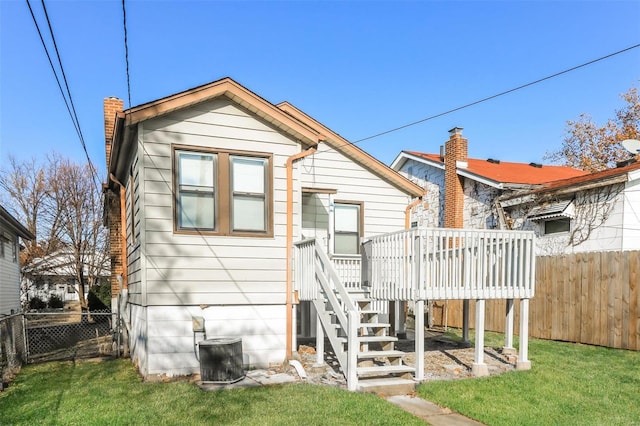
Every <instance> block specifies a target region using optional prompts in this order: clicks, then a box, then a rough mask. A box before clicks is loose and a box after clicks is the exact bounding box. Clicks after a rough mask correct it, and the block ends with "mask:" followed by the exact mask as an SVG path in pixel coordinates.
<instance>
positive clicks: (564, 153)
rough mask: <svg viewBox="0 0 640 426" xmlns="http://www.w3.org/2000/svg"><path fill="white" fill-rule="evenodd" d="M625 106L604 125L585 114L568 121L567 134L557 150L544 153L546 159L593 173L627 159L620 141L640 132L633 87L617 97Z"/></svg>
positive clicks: (639, 111)
mask: <svg viewBox="0 0 640 426" xmlns="http://www.w3.org/2000/svg"><path fill="white" fill-rule="evenodd" d="M620 97H621V98H622V99H623V100H624V101H625V106H624V107H623V108H622V109H619V110H617V111H616V112H615V118H613V119H610V120H608V121H607V123H606V124H605V125H604V126H599V125H598V124H596V123H595V122H594V121H593V120H592V118H591V117H590V116H589V115H588V114H581V115H580V117H579V118H578V120H576V121H567V128H566V135H565V138H564V141H563V143H562V146H561V147H560V149H559V150H557V151H552V152H547V153H546V154H545V155H544V159H545V160H551V161H553V162H557V163H560V164H564V165H567V166H571V167H575V168H578V169H582V170H586V171H590V172H595V171H600V170H604V169H607V168H611V167H615V165H616V162H618V161H622V160H625V159H627V158H629V153H628V152H627V151H626V150H625V149H624V148H623V147H622V145H621V144H620V142H622V141H623V140H625V139H637V138H638V136H639V135H640V96H639V95H638V88H637V87H632V88H630V89H629V91H627V92H626V93H623V94H622V95H621V96H620Z"/></svg>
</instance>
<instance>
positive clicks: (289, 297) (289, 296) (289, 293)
mask: <svg viewBox="0 0 640 426" xmlns="http://www.w3.org/2000/svg"><path fill="white" fill-rule="evenodd" d="M323 140H324V137H322V136H318V143H320V141H323ZM317 146H318V145H317V144H316V146H312V147H311V148H309V149H307V150H306V151H301V152H299V153H297V154H293V155H292V156H291V157H289V158H287V286H286V290H285V291H286V302H285V309H286V311H287V326H286V327H287V337H286V338H287V346H286V347H287V349H286V357H287V359H290V358H291V355H292V353H293V349H292V346H293V162H294V161H296V160H299V159H301V158H304V157H306V156H308V155H311V154H313V153H315V152H316V151H317V149H318V148H317Z"/></svg>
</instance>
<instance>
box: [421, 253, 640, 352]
mask: <svg viewBox="0 0 640 426" xmlns="http://www.w3.org/2000/svg"><path fill="white" fill-rule="evenodd" d="M434 305H436V308H435V309H434V312H433V314H434V315H433V320H434V325H436V326H445V325H446V326H449V327H462V302H460V301H453V300H450V301H447V302H438V303H434ZM438 305H439V306H440V307H438ZM445 306H446V308H445ZM505 306H506V302H505V301H504V300H488V301H487V314H486V324H485V326H486V329H487V330H492V331H498V332H504V326H505ZM515 306H516V312H515V313H516V324H517V321H519V309H518V308H519V304H518V303H515ZM469 310H470V313H469V317H470V321H469V323H470V327H472V328H473V327H475V303H471V304H470V309H469ZM529 334H530V336H531V337H537V338H542V339H554V340H563V341H569V342H579V343H588V344H593V345H599V346H609V347H612V348H623V349H633V350H640V251H625V252H594V253H577V254H571V255H561V256H542V257H538V258H537V259H536V295H535V297H534V298H533V299H531V304H530V312H529Z"/></svg>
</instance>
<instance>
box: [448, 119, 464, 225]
mask: <svg viewBox="0 0 640 426" xmlns="http://www.w3.org/2000/svg"><path fill="white" fill-rule="evenodd" d="M458 167H460V168H466V167H467V140H466V139H465V138H463V137H462V128H461V127H454V128H453V129H451V130H449V140H448V141H447V142H446V143H445V153H444V226H445V228H462V227H463V226H464V188H463V186H462V179H461V178H460V177H459V176H458V171H457V169H458Z"/></svg>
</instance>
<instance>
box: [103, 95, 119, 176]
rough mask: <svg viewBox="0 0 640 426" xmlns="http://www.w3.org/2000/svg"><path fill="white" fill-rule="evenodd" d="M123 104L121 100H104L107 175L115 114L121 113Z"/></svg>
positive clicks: (112, 98) (111, 98)
mask: <svg viewBox="0 0 640 426" xmlns="http://www.w3.org/2000/svg"><path fill="white" fill-rule="evenodd" d="M123 109H124V102H123V101H122V99H118V98H114V97H110V98H105V99H104V141H105V149H106V154H107V173H109V160H110V158H111V141H112V140H113V131H114V129H115V124H116V114H118V113H119V112H122V111H123Z"/></svg>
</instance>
